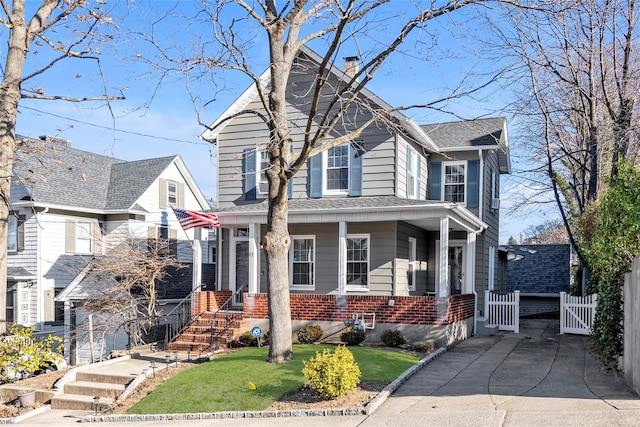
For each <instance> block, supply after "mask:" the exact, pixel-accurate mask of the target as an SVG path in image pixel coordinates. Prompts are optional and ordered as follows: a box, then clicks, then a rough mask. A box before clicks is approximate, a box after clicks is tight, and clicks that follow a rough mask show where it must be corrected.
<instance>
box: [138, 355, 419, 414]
mask: <svg viewBox="0 0 640 427" xmlns="http://www.w3.org/2000/svg"><path fill="white" fill-rule="evenodd" d="M323 348H333V346H331V345H296V346H294V350H293V352H294V360H292V361H289V362H285V363H281V364H272V363H268V362H267V361H266V358H267V350H268V349H267V348H266V347H262V348H247V349H243V350H240V351H237V352H235V353H229V354H226V355H224V356H221V357H219V358H216V359H214V360H212V361H210V362H206V363H203V364H201V365H196V366H194V367H192V368H189V369H187V370H184V371H182V372H180V373H178V374H177V375H175V376H174V377H172V378H169V379H168V380H167V381H165V382H164V383H162V384H161V385H160V386H159V387H158V388H156V389H155V390H154V391H153V392H152V393H151V394H149V395H148V396H147V397H145V398H144V399H143V400H141V401H140V402H138V403H137V404H136V405H134V406H133V407H132V408H131V409H130V410H129V412H128V413H130V414H162V413H165V414H168V413H193V412H219V411H257V410H262V409H265V408H267V407H268V406H269V405H271V404H272V403H273V402H275V401H276V400H278V399H280V397H282V396H283V395H284V394H286V393H287V392H289V391H294V390H297V389H299V388H300V387H302V386H303V385H304V376H303V375H302V368H303V363H302V361H303V360H309V359H310V358H311V357H313V356H315V354H316V352H317V351H322V349H323ZM349 350H351V352H352V353H353V355H354V357H355V359H356V362H357V363H358V366H360V371H361V372H362V377H361V380H362V381H389V382H391V381H393V380H395V379H396V378H397V377H398V376H399V375H400V374H401V373H402V372H404V371H405V370H406V369H408V368H409V367H410V366H412V365H413V364H415V363H416V362H417V361H418V360H420V358H419V357H417V356H414V355H411V354H406V353H402V352H397V351H389V350H384V349H380V348H371V347H349ZM249 382H252V383H253V384H255V385H256V387H257V389H256V390H250V389H249Z"/></svg>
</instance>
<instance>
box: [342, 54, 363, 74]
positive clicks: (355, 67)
mask: <svg viewBox="0 0 640 427" xmlns="http://www.w3.org/2000/svg"><path fill="white" fill-rule="evenodd" d="M358 61H360V57H358V56H346V57H345V58H344V65H343V66H342V71H343V72H344V73H345V74H346V75H347V76H348V77H353V76H355V75H356V74H357V73H358V71H359V70H360V66H359V64H358Z"/></svg>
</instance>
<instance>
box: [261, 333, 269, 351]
mask: <svg viewBox="0 0 640 427" xmlns="http://www.w3.org/2000/svg"><path fill="white" fill-rule="evenodd" d="M260 345H263V346H267V347H269V346H270V345H271V331H267V332H265V333H264V334H262V336H261V337H260Z"/></svg>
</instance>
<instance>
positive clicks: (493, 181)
mask: <svg viewBox="0 0 640 427" xmlns="http://www.w3.org/2000/svg"><path fill="white" fill-rule="evenodd" d="M497 194H498V191H497V188H496V171H495V170H494V169H491V200H493V199H497V198H498V196H497Z"/></svg>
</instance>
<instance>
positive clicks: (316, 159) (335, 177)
mask: <svg viewBox="0 0 640 427" xmlns="http://www.w3.org/2000/svg"><path fill="white" fill-rule="evenodd" d="M363 156H364V150H363V148H362V146H361V145H360V143H355V142H352V143H349V144H342V145H338V146H336V147H332V148H329V149H328V150H327V151H325V152H323V153H321V154H318V155H315V156H313V157H311V158H310V159H309V197H314V198H315V197H322V196H323V195H335V194H338V195H349V196H361V195H362V158H363Z"/></svg>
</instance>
